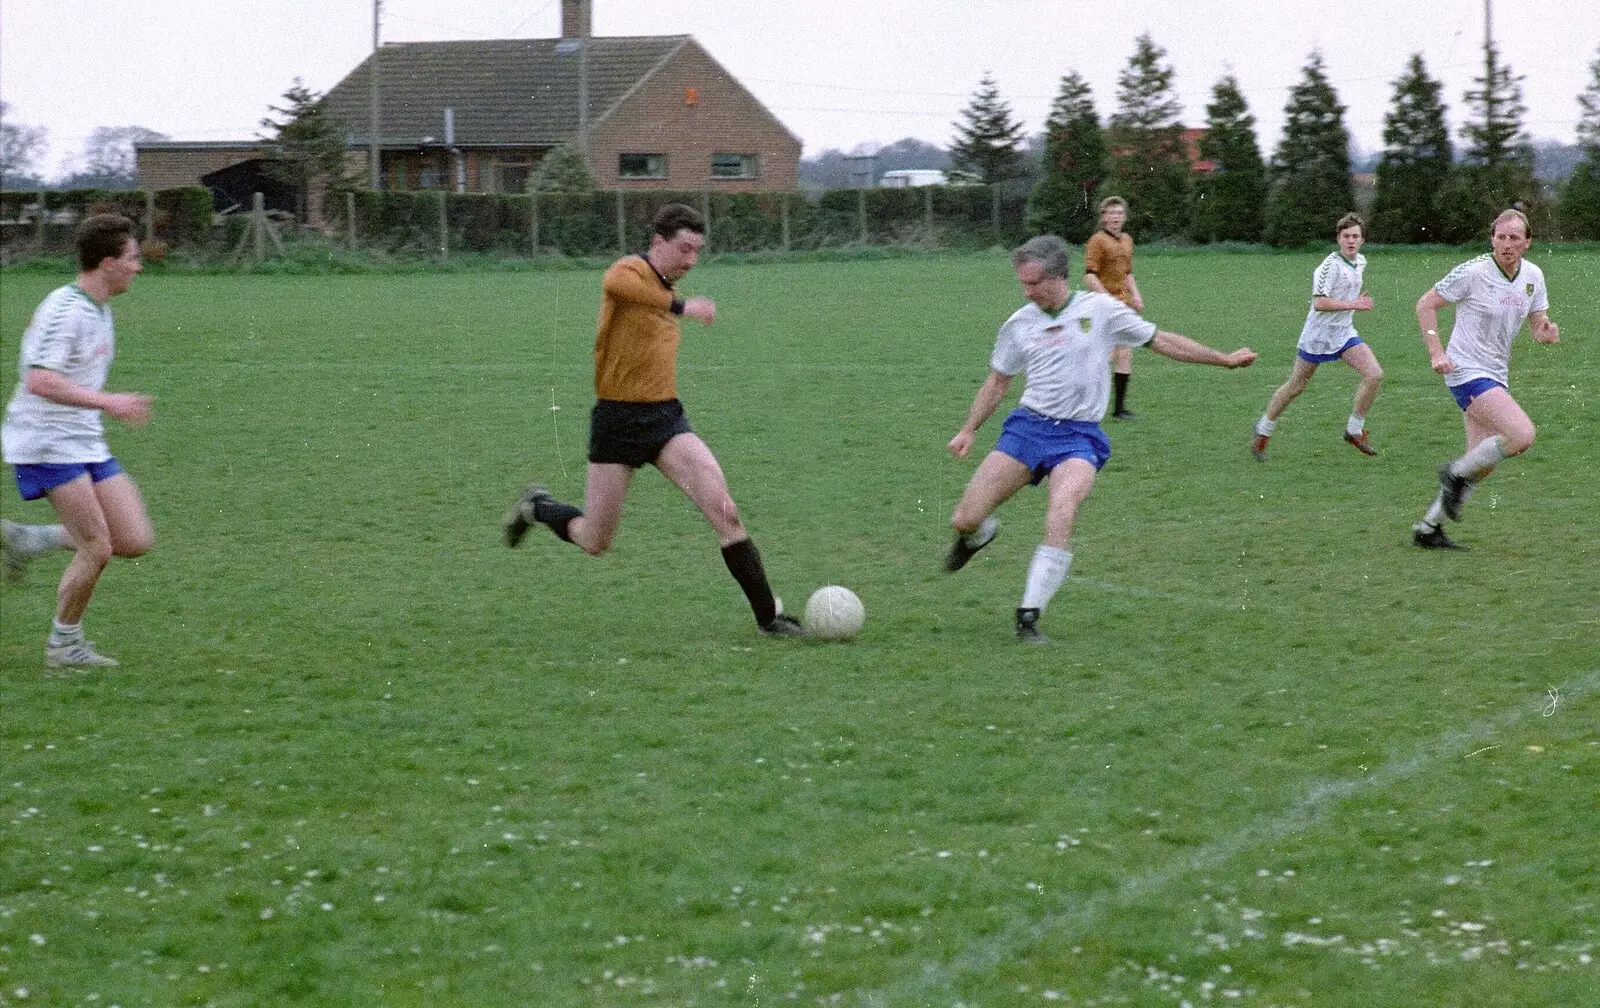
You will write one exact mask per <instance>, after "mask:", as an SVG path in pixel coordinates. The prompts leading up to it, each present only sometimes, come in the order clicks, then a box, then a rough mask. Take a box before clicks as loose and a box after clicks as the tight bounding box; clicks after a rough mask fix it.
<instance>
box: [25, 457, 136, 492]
mask: <svg viewBox="0 0 1600 1008" xmlns="http://www.w3.org/2000/svg"><path fill="white" fill-rule="evenodd" d="M12 468H13V469H15V470H16V471H17V491H18V492H19V493H21V494H22V499H23V500H25V501H31V500H38V499H39V498H40V497H43V496H44V495H45V494H47V493H49V492H50V491H52V490H54V489H55V488H56V487H58V486H65V485H66V484H68V483H71V482H72V481H73V480H75V479H77V478H78V477H79V476H82V475H83V474H84V473H88V474H89V479H91V480H93V481H94V482H96V483H98V482H100V481H101V480H108V479H110V478H111V477H113V476H116V475H117V474H119V473H121V472H122V463H120V462H118V461H117V459H116V456H112V457H111V458H108V459H106V460H105V461H104V462H64V463H57V462H39V463H34V464H31V465H30V464H28V463H22V464H20V465H14V466H12Z"/></svg>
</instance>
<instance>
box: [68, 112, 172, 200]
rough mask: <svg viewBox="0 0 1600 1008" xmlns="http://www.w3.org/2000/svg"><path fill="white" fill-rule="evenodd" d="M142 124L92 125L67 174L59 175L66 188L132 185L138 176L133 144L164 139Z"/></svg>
mask: <svg viewBox="0 0 1600 1008" xmlns="http://www.w3.org/2000/svg"><path fill="white" fill-rule="evenodd" d="M166 139H167V135H166V134H165V133H157V132H156V131H155V130H153V129H147V128H145V127H143V126H96V127H95V129H94V132H93V133H90V134H89V139H88V140H87V141H86V142H85V143H84V145H83V153H82V154H81V155H79V156H78V157H77V158H75V159H73V161H71V162H69V164H70V165H72V167H73V169H74V170H73V171H72V172H71V174H69V175H67V176H66V178H64V179H62V183H61V184H62V187H63V188H66V189H132V188H133V187H134V184H135V182H136V180H137V177H138V156H137V155H136V154H135V152H134V149H133V145H134V144H136V143H145V142H146V141H151V140H166Z"/></svg>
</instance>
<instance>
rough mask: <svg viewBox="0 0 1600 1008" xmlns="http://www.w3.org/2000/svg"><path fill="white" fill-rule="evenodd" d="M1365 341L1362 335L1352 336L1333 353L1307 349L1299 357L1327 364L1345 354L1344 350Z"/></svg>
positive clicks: (1311, 361)
mask: <svg viewBox="0 0 1600 1008" xmlns="http://www.w3.org/2000/svg"><path fill="white" fill-rule="evenodd" d="M1364 342H1365V340H1363V339H1362V338H1361V337H1360V336H1352V337H1350V338H1349V339H1348V340H1347V341H1345V345H1344V346H1342V347H1340V348H1339V349H1338V350H1335V351H1334V352H1333V353H1308V352H1306V351H1305V350H1301V351H1300V353H1299V357H1300V359H1301V360H1303V361H1306V362H1307V363H1310V364H1326V363H1328V362H1329V361H1336V360H1338V359H1339V358H1340V357H1343V356H1344V352H1345V351H1346V350H1348V349H1350V348H1351V347H1353V346H1358V345H1360V344H1361V343H1364Z"/></svg>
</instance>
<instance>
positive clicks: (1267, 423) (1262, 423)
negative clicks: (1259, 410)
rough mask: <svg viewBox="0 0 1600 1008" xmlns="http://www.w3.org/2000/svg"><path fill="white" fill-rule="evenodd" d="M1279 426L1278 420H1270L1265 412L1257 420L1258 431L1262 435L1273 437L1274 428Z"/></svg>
mask: <svg viewBox="0 0 1600 1008" xmlns="http://www.w3.org/2000/svg"><path fill="white" fill-rule="evenodd" d="M1277 426H1278V421H1276V420H1268V419H1267V415H1266V414H1265V413H1263V414H1261V419H1260V420H1257V421H1256V433H1257V434H1260V435H1261V436H1262V437H1271V436H1272V432H1273V430H1275V429H1276V428H1277Z"/></svg>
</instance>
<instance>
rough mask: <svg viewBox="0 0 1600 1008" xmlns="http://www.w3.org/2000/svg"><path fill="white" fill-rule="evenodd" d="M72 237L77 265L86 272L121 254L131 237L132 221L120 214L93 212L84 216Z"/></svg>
mask: <svg viewBox="0 0 1600 1008" xmlns="http://www.w3.org/2000/svg"><path fill="white" fill-rule="evenodd" d="M72 237H73V242H74V244H76V245H77V248H78V265H79V266H80V267H82V268H83V270H84V271H85V272H87V271H88V270H92V269H95V268H97V267H99V265H100V264H101V263H102V262H103V261H105V260H106V259H115V258H117V257H118V256H120V255H122V251H123V249H125V248H127V247H128V239H130V238H132V237H133V221H131V220H129V219H128V218H126V217H124V216H122V215H121V214H114V213H107V214H95V215H94V216H93V217H85V218H84V219H83V223H82V224H79V225H78V230H77V232H76V233H74V234H73V236H72Z"/></svg>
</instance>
